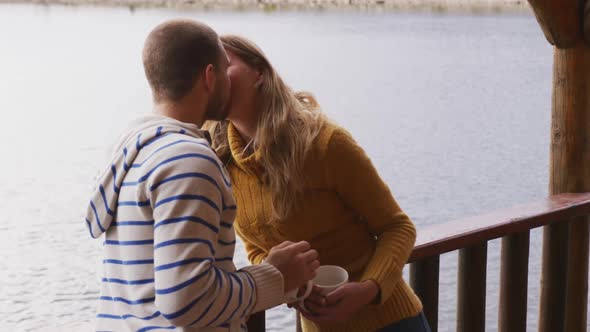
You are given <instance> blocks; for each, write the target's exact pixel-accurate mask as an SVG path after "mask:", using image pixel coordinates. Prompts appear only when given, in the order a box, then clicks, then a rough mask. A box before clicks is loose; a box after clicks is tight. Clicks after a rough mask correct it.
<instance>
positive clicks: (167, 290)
mask: <svg viewBox="0 0 590 332" xmlns="http://www.w3.org/2000/svg"><path fill="white" fill-rule="evenodd" d="M158 155H159V156H158V157H156V156H154V157H152V159H154V160H157V162H156V161H154V162H152V163H151V165H149V166H148V169H146V170H147V171H148V172H149V174H150V175H149V180H148V185H147V186H146V190H148V191H149V193H148V195H149V197H150V202H151V206H152V208H153V212H154V220H155V224H154V266H155V267H154V269H155V271H154V279H155V288H156V306H157V307H158V309H159V311H160V312H161V313H162V314H163V316H164V317H166V318H167V319H168V320H169V321H170V322H171V323H172V324H173V325H175V326H187V325H192V326H195V327H204V326H223V325H224V324H228V323H229V322H231V321H233V320H236V319H241V318H242V317H244V316H246V315H248V314H249V313H250V312H251V311H253V310H254V308H255V307H272V306H274V305H278V304H280V303H281V302H282V298H283V278H282V275H281V273H280V272H279V270H277V269H276V268H275V267H274V266H272V265H270V264H262V265H259V266H252V267H248V268H246V270H247V272H229V271H224V270H223V269H220V268H218V267H216V266H215V265H214V261H215V255H216V250H217V237H218V233H219V232H220V221H221V219H220V218H221V213H222V211H223V208H224V204H223V203H224V197H223V192H224V191H225V190H227V188H226V187H225V183H224V181H223V174H222V173H221V170H220V165H219V164H218V161H217V159H216V158H215V156H214V154H213V153H212V151H210V150H209V149H207V148H205V147H202V146H200V145H198V144H196V143H191V142H187V143H181V144H176V145H174V146H170V147H168V148H166V149H163V150H162V151H159V152H158Z"/></svg>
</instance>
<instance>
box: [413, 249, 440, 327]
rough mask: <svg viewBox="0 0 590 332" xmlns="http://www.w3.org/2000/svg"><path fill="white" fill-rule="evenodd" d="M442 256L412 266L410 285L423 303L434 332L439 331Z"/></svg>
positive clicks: (425, 313)
mask: <svg viewBox="0 0 590 332" xmlns="http://www.w3.org/2000/svg"><path fill="white" fill-rule="evenodd" d="M439 272H440V256H438V255H437V256H433V257H430V258H427V259H423V260H420V261H417V262H415V263H412V264H410V285H412V288H413V289H414V292H416V295H418V297H419V298H420V300H421V301H422V305H423V307H424V309H423V310H424V315H426V318H427V319H428V323H429V324H430V328H431V329H432V332H437V331H438V285H439Z"/></svg>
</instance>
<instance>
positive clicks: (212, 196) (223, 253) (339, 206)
mask: <svg viewBox="0 0 590 332" xmlns="http://www.w3.org/2000/svg"><path fill="white" fill-rule="evenodd" d="M143 64H144V69H145V73H146V76H147V79H148V81H149V84H150V87H151V89H152V93H153V99H154V104H155V105H154V108H155V111H154V113H153V114H151V115H148V116H145V117H143V118H141V119H139V120H137V122H135V123H133V124H132V126H131V128H130V130H129V132H128V133H127V134H126V135H125V136H124V137H123V138H122V139H121V142H120V144H119V146H118V147H117V148H116V149H115V154H114V155H113V158H112V160H111V162H110V163H109V164H108V167H107V168H106V170H105V172H104V173H103V175H102V176H101V177H100V179H99V183H98V185H97V189H96V191H95V193H94V194H93V196H92V198H91V200H90V203H89V206H88V209H87V213H86V219H85V221H86V224H87V226H88V229H89V232H90V235H91V236H92V237H93V238H98V237H99V236H100V235H102V234H103V233H104V234H105V242H104V255H105V257H104V260H103V270H104V272H103V273H104V275H103V278H102V283H101V294H100V301H99V302H100V304H99V313H98V315H97V328H96V330H97V331H164V330H176V331H241V330H245V329H246V325H245V321H246V319H247V318H248V316H249V315H250V314H252V313H255V312H258V311H261V310H266V309H269V308H271V307H274V306H277V305H280V304H282V303H285V302H286V301H287V299H288V296H287V295H286V294H287V293H289V292H293V291H296V290H297V289H298V288H300V287H302V285H305V284H306V282H307V281H308V280H310V279H312V278H313V277H314V276H315V273H316V269H317V268H318V267H319V265H320V263H319V259H321V261H322V264H326V265H339V266H341V267H343V268H345V269H346V270H347V272H348V274H349V276H350V278H349V279H350V282H349V283H347V284H345V285H343V286H341V287H340V288H338V289H337V290H335V291H333V292H332V293H330V294H328V295H327V296H325V297H324V296H320V295H319V293H318V292H317V290H314V292H312V295H310V296H309V297H308V298H307V300H306V301H305V306H306V308H307V309H308V311H306V312H302V315H303V316H304V317H303V318H302V327H303V330H304V331H377V330H381V331H429V328H428V323H427V322H426V320H425V318H424V315H423V314H422V312H421V310H422V305H421V303H420V300H419V299H418V298H417V297H416V295H415V294H414V292H413V291H412V289H411V288H410V287H409V286H408V285H407V284H406V282H405V281H404V280H403V279H402V269H403V267H404V264H405V263H406V260H407V258H408V256H409V254H410V252H411V250H412V247H413V244H414V241H415V236H416V235H415V229H414V226H413V224H412V222H411V221H410V220H409V218H408V217H407V216H406V215H405V214H404V212H402V210H401V209H400V208H399V206H398V205H397V203H396V202H395V200H394V199H393V197H392V195H391V193H390V191H389V189H388V187H387V186H386V185H385V184H384V183H383V181H382V180H381V178H380V177H379V175H378V174H377V172H376V170H375V168H374V167H373V165H372V164H371V162H370V160H369V158H368V157H367V156H366V155H365V153H364V151H363V150H362V148H360V147H359V146H358V145H357V144H356V142H355V141H354V140H353V138H352V137H351V136H350V135H349V134H348V133H347V132H346V131H345V130H344V129H342V128H340V127H338V126H336V125H334V124H332V123H331V122H329V121H328V120H327V119H326V118H325V117H324V116H323V115H322V113H321V112H320V111H319V109H318V105H317V103H316V101H315V100H314V98H313V97H312V96H311V95H308V94H304V93H295V92H293V91H292V90H291V89H289V88H288V87H287V86H286V85H285V84H284V83H283V81H282V80H281V78H280V77H279V76H278V74H277V73H276V72H275V71H274V69H273V67H272V66H271V64H270V62H269V61H268V60H267V59H266V57H265V56H264V54H263V53H262V52H261V51H260V50H259V49H258V47H256V45H254V44H253V43H252V42H250V41H248V40H246V39H244V38H240V37H236V36H224V37H221V38H219V37H218V36H217V34H216V33H215V32H214V31H213V30H212V29H211V28H209V27H208V26H206V25H204V24H201V23H197V22H194V21H189V20H174V21H169V22H165V23H163V24H161V25H159V26H157V27H156V28H155V29H154V30H153V31H152V32H151V33H150V34H149V36H148V38H147V40H146V42H145V46H144V50H143ZM234 220H235V223H234ZM236 232H237V233H238V234H239V235H240V237H241V238H242V239H243V241H244V243H245V246H246V250H247V253H248V257H249V260H250V261H251V262H252V263H253V265H251V266H248V267H245V268H243V269H241V270H237V271H236V268H235V266H234V263H233V255H234V247H235V243H236V240H235V233H236ZM318 253H319V255H318Z"/></svg>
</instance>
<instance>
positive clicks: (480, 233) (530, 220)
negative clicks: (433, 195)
mask: <svg viewBox="0 0 590 332" xmlns="http://www.w3.org/2000/svg"><path fill="white" fill-rule="evenodd" d="M588 215H590V193H582V194H560V195H555V196H551V197H548V198H546V199H544V200H540V201H537V202H532V203H528V204H525V205H520V206H516V207H513V208H510V209H506V210H500V211H496V212H493V213H490V214H486V215H482V216H476V217H470V218H466V219H462V220H458V221H455V222H449V223H444V224H438V225H433V226H429V227H426V228H424V229H421V230H420V231H419V232H418V238H417V240H416V245H415V247H414V250H413V252H412V255H411V256H410V259H409V260H408V263H409V264H410V284H411V286H412V288H413V289H414V291H415V292H416V294H418V296H419V297H420V299H421V300H422V303H423V305H424V313H425V315H426V317H427V318H428V321H429V322H430V325H431V328H432V331H433V332H436V331H437V330H438V305H439V301H438V294H439V271H440V264H439V262H440V255H442V254H444V253H448V252H451V251H455V250H459V264H458V273H457V278H458V280H457V287H458V289H457V328H456V330H457V331H459V332H479V331H482V332H483V331H484V330H485V313H486V312H485V304H486V267H487V243H488V241H490V240H494V239H498V238H502V249H501V250H502V252H501V266H500V299H499V301H500V303H499V305H498V308H499V312H498V320H499V321H498V330H499V331H501V332H518V331H526V317H527V282H528V261H529V233H530V230H531V229H534V228H537V227H541V226H545V227H549V228H551V231H549V232H545V234H544V239H543V259H542V265H543V266H542V272H541V274H542V276H541V287H540V288H541V294H540V296H541V301H540V308H539V331H551V332H553V331H555V332H561V331H566V330H565V327H566V326H568V325H569V326H586V319H587V317H586V308H585V307H584V308H583V310H580V308H577V307H576V306H574V305H568V303H567V296H566V289H567V282H568V280H569V279H570V278H571V277H572V276H570V277H569V278H568V276H567V273H568V268H567V263H568V260H567V257H568V252H567V240H566V241H563V237H561V236H560V235H559V234H561V233H566V234H567V231H568V227H569V226H570V225H571V224H573V223H584V222H586V223H587V222H588V219H587V216H588ZM555 234H557V235H555ZM585 250H588V249H587V248H586V249H585ZM586 257H588V256H587V255H586ZM580 266H586V268H585V269H584V268H581V269H579V270H576V269H569V271H570V273H571V271H575V273H579V274H583V275H582V276H575V277H578V278H580V277H582V278H587V275H588V270H587V264H580ZM577 291H579V292H586V294H587V292H588V290H587V289H580V290H577ZM534 296H537V294H535V295H534ZM586 296H587V295H586ZM581 311H584V312H581ZM566 317H567V319H578V320H582V321H578V322H567V319H566ZM264 325H265V324H264V313H260V314H258V315H255V316H253V317H252V318H251V320H250V321H249V323H248V326H249V330H250V331H255V332H259V331H264V329H265V327H264ZM568 332H569V331H568Z"/></svg>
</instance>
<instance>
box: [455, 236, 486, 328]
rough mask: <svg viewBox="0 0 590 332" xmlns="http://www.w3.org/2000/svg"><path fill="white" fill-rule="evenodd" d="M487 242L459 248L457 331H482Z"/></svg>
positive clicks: (484, 309) (483, 326)
mask: <svg viewBox="0 0 590 332" xmlns="http://www.w3.org/2000/svg"><path fill="white" fill-rule="evenodd" d="M487 250H488V244H487V242H483V243H481V244H477V245H474V246H472V247H469V248H464V249H460V250H459V269H458V278H457V279H458V283H457V332H484V331H485V323H486V322H485V311H486V268H487Z"/></svg>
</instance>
